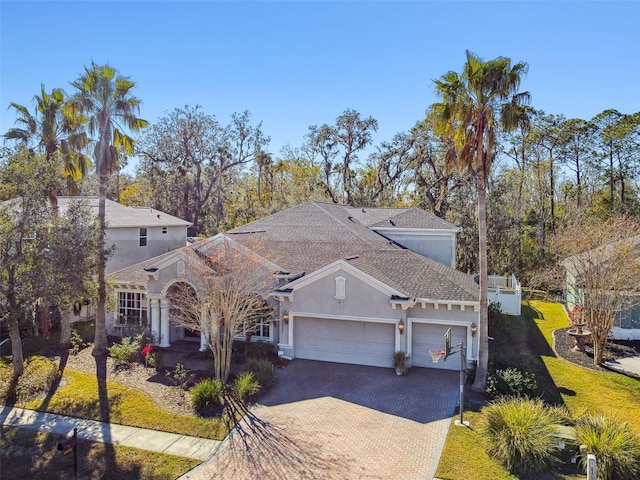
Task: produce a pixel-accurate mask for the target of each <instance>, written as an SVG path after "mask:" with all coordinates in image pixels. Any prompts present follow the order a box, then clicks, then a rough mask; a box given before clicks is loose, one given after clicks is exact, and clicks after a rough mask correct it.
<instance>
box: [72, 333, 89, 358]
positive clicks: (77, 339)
mask: <svg viewBox="0 0 640 480" xmlns="http://www.w3.org/2000/svg"><path fill="white" fill-rule="evenodd" d="M85 346H86V345H85V343H84V340H83V339H82V337H81V336H80V334H79V333H78V331H77V330H76V329H75V328H72V329H71V348H70V349H69V353H71V355H77V354H78V352H80V350H82V349H83V348H84V347H85Z"/></svg>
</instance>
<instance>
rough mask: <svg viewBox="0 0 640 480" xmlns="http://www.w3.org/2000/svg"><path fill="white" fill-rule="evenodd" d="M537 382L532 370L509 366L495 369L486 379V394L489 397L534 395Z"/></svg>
mask: <svg viewBox="0 0 640 480" xmlns="http://www.w3.org/2000/svg"><path fill="white" fill-rule="evenodd" d="M537 388H538V384H537V382H536V376H535V374H534V373H532V372H523V371H522V370H518V369H517V368H514V367H510V368H506V369H504V370H496V371H495V372H494V373H492V374H490V375H489V378H488V379H487V390H486V392H487V394H488V395H489V396H490V397H491V398H497V397H500V396H515V397H522V396H534V395H535V393H536V389H537Z"/></svg>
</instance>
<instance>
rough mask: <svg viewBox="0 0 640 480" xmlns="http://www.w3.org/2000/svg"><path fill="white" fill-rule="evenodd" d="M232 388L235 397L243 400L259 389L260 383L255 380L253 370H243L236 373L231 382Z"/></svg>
mask: <svg viewBox="0 0 640 480" xmlns="http://www.w3.org/2000/svg"><path fill="white" fill-rule="evenodd" d="M232 388H233V392H234V393H235V394H236V395H237V397H238V398H239V399H240V400H242V401H245V400H246V399H247V398H248V397H250V396H252V395H255V394H256V393H258V392H259V391H260V383H259V382H258V381H257V380H256V377H255V375H254V374H253V372H250V371H248V370H245V371H244V372H242V373H241V374H240V375H238V378H236V380H235V382H233V387H232Z"/></svg>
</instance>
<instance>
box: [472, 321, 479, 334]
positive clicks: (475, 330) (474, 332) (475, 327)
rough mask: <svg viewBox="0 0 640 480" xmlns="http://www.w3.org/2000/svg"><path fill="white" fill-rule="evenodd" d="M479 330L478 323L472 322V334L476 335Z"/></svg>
mask: <svg viewBox="0 0 640 480" xmlns="http://www.w3.org/2000/svg"><path fill="white" fill-rule="evenodd" d="M477 332H478V326H477V325H476V322H473V323H472V324H471V335H475V334H476V333H477Z"/></svg>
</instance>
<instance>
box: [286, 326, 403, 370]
mask: <svg viewBox="0 0 640 480" xmlns="http://www.w3.org/2000/svg"><path fill="white" fill-rule="evenodd" d="M294 322H295V323H294V328H293V330H294V348H295V356H296V358H305V359H308V360H322V361H326V362H337V363H351V364H355V365H370V366H374V367H392V366H393V363H392V357H393V352H394V351H395V348H394V347H395V323H379V322H362V321H351V320H336V319H329V318H306V317H296V318H295V321H294Z"/></svg>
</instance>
